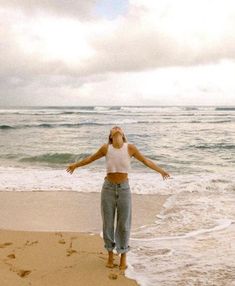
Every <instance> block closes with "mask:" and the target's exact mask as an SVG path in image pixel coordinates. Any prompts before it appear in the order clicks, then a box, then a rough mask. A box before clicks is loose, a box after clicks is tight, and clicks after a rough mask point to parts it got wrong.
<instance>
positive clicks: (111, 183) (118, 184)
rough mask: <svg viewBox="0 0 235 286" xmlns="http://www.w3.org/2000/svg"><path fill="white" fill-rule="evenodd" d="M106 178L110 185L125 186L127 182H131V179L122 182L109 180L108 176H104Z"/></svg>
mask: <svg viewBox="0 0 235 286" xmlns="http://www.w3.org/2000/svg"><path fill="white" fill-rule="evenodd" d="M104 180H105V181H106V182H107V183H109V184H110V185H113V186H118V187H122V186H125V185H126V184H127V183H129V179H126V180H125V181H124V182H122V183H113V182H111V181H109V180H108V179H107V178H104Z"/></svg>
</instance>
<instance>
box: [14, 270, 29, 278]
mask: <svg viewBox="0 0 235 286" xmlns="http://www.w3.org/2000/svg"><path fill="white" fill-rule="evenodd" d="M31 272H32V271H31V270H23V269H19V270H18V271H17V272H16V273H17V275H19V276H20V277H22V278H23V277H25V276H28V275H29V274H30V273H31Z"/></svg>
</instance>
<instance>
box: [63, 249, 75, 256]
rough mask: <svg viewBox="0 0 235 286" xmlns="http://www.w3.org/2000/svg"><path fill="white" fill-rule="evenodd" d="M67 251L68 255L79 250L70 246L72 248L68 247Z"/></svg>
mask: <svg viewBox="0 0 235 286" xmlns="http://www.w3.org/2000/svg"><path fill="white" fill-rule="evenodd" d="M66 251H67V254H66V255H67V256H70V255H72V254H73V253H77V250H75V249H71V248H70V249H67V250H66Z"/></svg>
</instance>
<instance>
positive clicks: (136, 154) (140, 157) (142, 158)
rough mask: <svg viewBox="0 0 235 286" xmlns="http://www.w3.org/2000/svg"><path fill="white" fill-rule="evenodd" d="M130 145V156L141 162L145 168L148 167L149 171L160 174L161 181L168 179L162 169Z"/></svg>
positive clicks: (167, 175)
mask: <svg viewBox="0 0 235 286" xmlns="http://www.w3.org/2000/svg"><path fill="white" fill-rule="evenodd" d="M130 145H131V150H132V155H133V156H134V157H135V158H136V159H137V160H139V161H140V162H142V163H143V164H144V165H146V166H147V167H149V168H150V169H153V170H154V171H156V172H158V173H160V174H161V175H162V177H163V179H166V178H168V177H170V175H169V174H168V173H167V172H166V171H164V170H163V169H162V168H160V167H159V166H157V165H156V164H155V163H154V162H153V161H151V160H150V159H148V158H146V157H145V156H144V155H143V154H142V153H141V152H140V151H139V150H138V149H137V147H136V146H135V145H134V144H130Z"/></svg>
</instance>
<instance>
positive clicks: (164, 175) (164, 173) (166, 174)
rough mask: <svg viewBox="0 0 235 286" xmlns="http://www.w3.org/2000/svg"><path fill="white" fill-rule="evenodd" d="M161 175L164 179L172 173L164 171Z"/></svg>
mask: <svg viewBox="0 0 235 286" xmlns="http://www.w3.org/2000/svg"><path fill="white" fill-rule="evenodd" d="M161 175H162V178H163V180H165V179H167V178H170V175H169V174H168V173H167V172H166V171H162V172H161Z"/></svg>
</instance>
